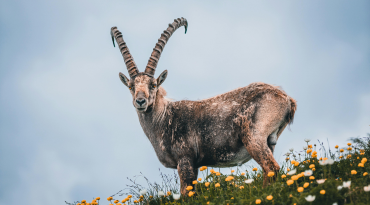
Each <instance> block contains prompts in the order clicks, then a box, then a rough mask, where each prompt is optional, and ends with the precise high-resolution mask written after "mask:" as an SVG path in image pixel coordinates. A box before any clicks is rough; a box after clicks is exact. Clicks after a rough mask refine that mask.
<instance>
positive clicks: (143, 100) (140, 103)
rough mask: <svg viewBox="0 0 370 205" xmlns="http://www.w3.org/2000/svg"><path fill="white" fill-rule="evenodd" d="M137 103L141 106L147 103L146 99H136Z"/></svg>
mask: <svg viewBox="0 0 370 205" xmlns="http://www.w3.org/2000/svg"><path fill="white" fill-rule="evenodd" d="M136 103H137V104H138V105H140V106H142V105H143V104H145V103H146V100H145V99H144V98H138V99H136Z"/></svg>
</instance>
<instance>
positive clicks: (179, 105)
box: [111, 18, 297, 194]
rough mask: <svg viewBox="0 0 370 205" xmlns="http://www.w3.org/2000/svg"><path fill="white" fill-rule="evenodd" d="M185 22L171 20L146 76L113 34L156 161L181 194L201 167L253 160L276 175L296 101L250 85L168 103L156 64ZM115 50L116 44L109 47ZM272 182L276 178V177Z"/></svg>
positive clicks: (271, 89)
mask: <svg viewBox="0 0 370 205" xmlns="http://www.w3.org/2000/svg"><path fill="white" fill-rule="evenodd" d="M187 25H188V23H187V21H186V19H184V18H178V19H175V21H174V22H173V23H172V24H169V27H168V28H167V29H166V30H164V32H163V33H162V35H161V37H160V38H159V39H158V42H157V43H156V45H155V47H154V49H153V52H152V54H151V56H150V58H149V62H148V64H147V66H146V68H145V71H144V72H139V70H138V69H137V67H136V64H135V62H134V59H133V58H132V56H131V54H130V51H129V50H128V48H127V46H126V43H125V42H124V41H123V38H122V34H121V33H120V32H119V31H118V30H117V28H116V27H113V28H112V29H111V35H112V39H113V40H114V38H115V39H116V41H117V44H118V46H119V49H120V51H121V54H122V56H123V59H124V61H125V63H126V66H127V69H128V73H129V75H130V79H128V78H127V77H126V76H125V75H123V74H122V73H119V76H120V79H121V81H122V82H123V84H125V85H126V86H127V87H128V88H129V90H130V92H131V94H132V97H133V105H134V106H135V108H136V110H137V114H138V116H139V120H140V124H141V126H142V128H143V131H144V133H145V134H146V136H147V137H148V139H149V140H150V142H151V143H152V145H153V147H154V150H155V152H156V154H157V157H158V159H159V161H160V162H161V163H162V164H163V165H164V166H165V167H169V168H174V169H177V170H178V173H179V176H180V180H181V193H182V194H186V187H187V186H188V185H192V181H194V180H196V178H197V175H198V168H199V167H201V166H213V167H230V166H236V165H241V164H243V163H246V162H247V161H249V160H250V159H254V160H255V161H256V162H257V163H258V164H259V165H261V167H262V169H263V172H264V185H265V186H266V185H267V184H268V178H267V173H268V172H270V171H274V172H278V171H279V169H280V167H279V164H278V163H277V162H276V161H275V159H274V157H273V151H274V148H275V145H276V143H277V140H278V138H279V136H280V135H281V133H282V132H283V130H284V129H285V127H286V126H287V125H288V124H289V123H292V122H293V118H294V113H295V111H296V108H297V104H296V101H295V100H294V99H293V98H291V97H289V96H288V95H287V94H286V93H285V92H284V91H283V90H281V89H279V88H278V87H275V86H272V85H269V84H265V83H252V84H250V85H248V86H246V87H243V88H238V89H235V90H233V91H230V92H227V93H224V94H221V95H218V96H215V97H213V98H208V99H205V100H199V101H190V100H182V101H170V100H168V99H166V98H165V96H166V91H165V90H164V89H163V88H162V87H161V84H162V83H163V82H164V80H165V79H166V77H167V70H165V71H163V72H162V73H161V74H160V75H159V76H158V78H154V74H155V69H156V67H157V63H158V60H159V58H160V56H161V53H162V52H163V48H164V46H165V45H166V43H167V42H168V40H169V38H170V37H171V35H172V34H173V33H174V32H175V31H176V29H178V28H179V27H180V26H185V33H186V29H187ZM113 45H114V41H113ZM275 176H276V174H275Z"/></svg>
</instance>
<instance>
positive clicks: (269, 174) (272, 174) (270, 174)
mask: <svg viewBox="0 0 370 205" xmlns="http://www.w3.org/2000/svg"><path fill="white" fill-rule="evenodd" d="M274 175H275V173H274V172H269V173H268V174H267V176H269V177H272V176H274Z"/></svg>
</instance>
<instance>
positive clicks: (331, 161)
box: [326, 159, 334, 165]
mask: <svg viewBox="0 0 370 205" xmlns="http://www.w3.org/2000/svg"><path fill="white" fill-rule="evenodd" d="M326 163H327V164H329V165H332V164H334V160H333V159H327V160H326Z"/></svg>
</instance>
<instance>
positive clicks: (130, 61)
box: [110, 27, 139, 78]
mask: <svg viewBox="0 0 370 205" xmlns="http://www.w3.org/2000/svg"><path fill="white" fill-rule="evenodd" d="M110 35H111V36H112V41H113V46H114V47H116V46H115V45H114V38H115V39H116V42H117V45H118V47H119V50H120V51H121V54H122V57H123V60H124V61H125V64H126V67H127V70H128V74H129V75H130V78H132V77H134V76H135V75H137V74H138V73H139V70H138V69H137V66H136V63H135V61H134V58H133V57H132V56H131V53H130V50H128V48H127V45H126V42H125V41H124V40H123V38H122V33H121V32H120V31H119V30H118V29H117V27H112V28H111V30H110Z"/></svg>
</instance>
